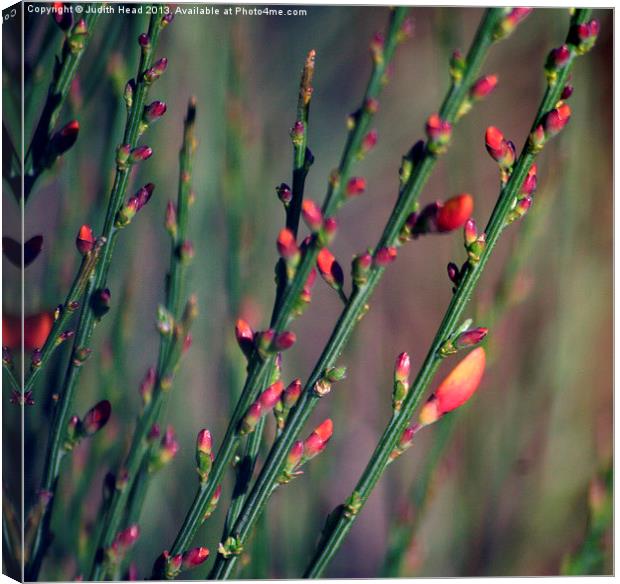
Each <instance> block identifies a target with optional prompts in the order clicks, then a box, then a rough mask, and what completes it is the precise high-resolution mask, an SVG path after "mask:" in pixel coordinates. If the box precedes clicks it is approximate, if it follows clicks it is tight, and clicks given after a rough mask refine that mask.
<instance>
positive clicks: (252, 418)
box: [241, 401, 263, 434]
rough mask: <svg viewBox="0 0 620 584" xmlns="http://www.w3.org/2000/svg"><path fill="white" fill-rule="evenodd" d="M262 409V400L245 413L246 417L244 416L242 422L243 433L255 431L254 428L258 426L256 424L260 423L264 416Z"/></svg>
mask: <svg viewBox="0 0 620 584" xmlns="http://www.w3.org/2000/svg"><path fill="white" fill-rule="evenodd" d="M262 410H263V408H262V406H261V404H260V401H256V402H254V403H253V404H252V405H251V406H250V409H249V410H248V413H247V414H246V415H245V418H243V421H242V422H241V433H242V434H249V433H250V432H253V431H254V428H256V424H258V422H259V420H260V419H261V417H262V414H263V412H262Z"/></svg>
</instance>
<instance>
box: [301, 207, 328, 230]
mask: <svg viewBox="0 0 620 584" xmlns="http://www.w3.org/2000/svg"><path fill="white" fill-rule="evenodd" d="M301 214H302V215H303V218H304V221H305V222H306V225H307V226H308V229H310V231H312V232H313V233H316V232H317V231H318V230H319V229H321V227H322V226H323V213H322V212H321V209H320V207H319V206H318V205H317V204H316V203H315V202H314V201H312V200H311V199H306V200H305V201H304V202H303V203H302V205H301Z"/></svg>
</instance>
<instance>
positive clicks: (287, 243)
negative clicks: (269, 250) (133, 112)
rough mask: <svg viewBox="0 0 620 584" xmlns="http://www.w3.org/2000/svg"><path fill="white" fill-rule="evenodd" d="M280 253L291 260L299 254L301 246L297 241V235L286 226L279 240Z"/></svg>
mask: <svg viewBox="0 0 620 584" xmlns="http://www.w3.org/2000/svg"><path fill="white" fill-rule="evenodd" d="M277 246H278V253H279V254H280V255H281V256H282V257H283V258H284V259H285V260H290V259H293V258H294V257H296V256H298V254H299V247H297V243H296V241H295V235H294V234H293V232H292V231H291V230H290V229H287V228H286V227H285V228H284V229H282V231H280V233H279V235H278V240H277Z"/></svg>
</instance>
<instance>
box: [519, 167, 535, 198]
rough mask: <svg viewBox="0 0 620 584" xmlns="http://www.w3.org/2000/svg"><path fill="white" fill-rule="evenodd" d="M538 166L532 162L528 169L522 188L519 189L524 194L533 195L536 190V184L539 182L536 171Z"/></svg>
mask: <svg viewBox="0 0 620 584" xmlns="http://www.w3.org/2000/svg"><path fill="white" fill-rule="evenodd" d="M537 170H538V167H537V166H536V165H535V164H532V166H531V167H530V169H529V170H528V171H527V176H526V177H525V180H524V181H523V185H521V190H520V191H519V192H520V193H521V194H524V195H531V194H533V193H534V191H536V186H537V184H538V179H537V177H536V172H537Z"/></svg>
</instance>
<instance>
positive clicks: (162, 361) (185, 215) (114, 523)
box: [90, 98, 196, 580]
mask: <svg viewBox="0 0 620 584" xmlns="http://www.w3.org/2000/svg"><path fill="white" fill-rule="evenodd" d="M195 121H196V101H195V99H193V98H192V100H191V101H190V103H189V106H188V109H187V116H186V118H185V125H184V130H183V145H182V147H181V152H180V172H179V187H178V196H177V205H176V218H177V229H176V234H175V235H174V236H172V238H171V239H172V243H171V250H170V272H169V275H168V278H167V282H168V284H167V289H166V309H167V310H168V311H169V312H170V314H172V316H173V318H174V321H175V322H179V321H180V320H181V318H182V304H181V300H182V298H183V296H182V294H183V287H184V283H185V280H186V271H187V265H186V262H185V261H183V260H182V258H181V255H180V248H181V246H182V245H183V243H184V242H185V240H186V237H187V234H188V227H189V200H190V195H191V176H192V162H193V154H194V152H195V149H196V139H195V135H194V128H195ZM185 332H187V331H185ZM183 341H184V339H183V338H178V337H177V336H176V335H174V334H173V335H168V336H164V337H162V339H161V343H160V348H159V356H158V362H157V375H156V378H157V381H156V386H155V388H154V390H153V395H152V397H151V401H150V402H149V403H148V404H147V405H146V406H145V409H144V412H143V413H142V415H141V417H140V419H139V421H138V424H137V426H136V429H135V432H134V435H133V438H132V441H131V446H130V448H129V454H128V455H127V458H126V460H125V461H124V463H123V466H122V469H123V471H124V472H126V473H127V477H128V481H127V484H126V485H124V487H123V488H116V489H115V490H114V492H113V494H112V496H111V499H110V501H109V502H108V504H107V509H106V513H105V516H104V519H103V527H102V530H101V533H100V536H99V545H98V550H96V552H95V560H94V563H93V567H92V569H91V575H90V579H91V580H99V579H101V577H102V576H103V575H104V574H105V570H106V566H105V562H104V561H103V558H102V557H101V555H102V554H100V553H97V552H98V551H99V552H100V551H101V550H105V549H106V548H107V547H109V546H110V545H111V544H112V542H113V540H114V537H115V536H116V534H117V533H118V532H119V531H120V529H122V525H121V521H122V520H123V516H124V511H125V510H126V508H127V503H128V498H129V495H130V493H132V492H135V491H136V490H140V491H141V492H142V493H143V494H145V493H146V488H147V485H146V483H147V481H148V478H149V473H148V472H140V468H141V467H143V466H144V461H145V456H146V454H147V452H148V450H149V445H148V442H147V436H148V433H149V432H150V430H151V428H152V427H153V424H155V423H157V422H158V420H159V419H160V418H161V412H162V410H163V409H164V406H165V402H166V398H167V396H168V394H169V392H170V387H167V384H169V383H170V382H171V380H170V376H171V375H172V374H173V373H174V371H175V369H176V367H177V365H178V362H179V359H180V357H181V351H182V346H183ZM136 481H139V482H142V483H145V484H144V485H143V486H139V485H136ZM134 499H135V497H134ZM129 509H130V513H129V515H131V509H132V507H131V506H130V507H129ZM133 509H134V511H133V512H134V513H135V514H139V511H140V506H134V507H133ZM128 525H129V524H128Z"/></svg>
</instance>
